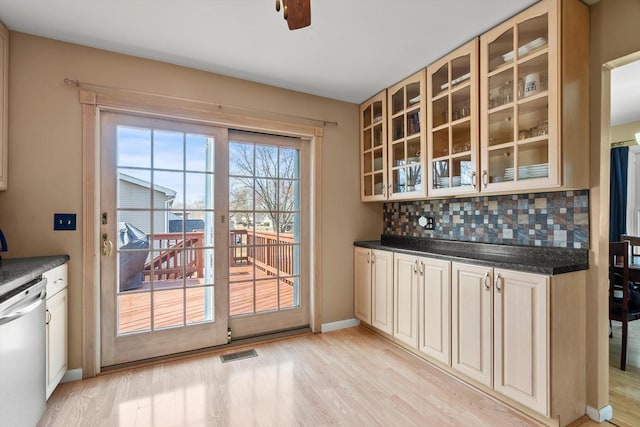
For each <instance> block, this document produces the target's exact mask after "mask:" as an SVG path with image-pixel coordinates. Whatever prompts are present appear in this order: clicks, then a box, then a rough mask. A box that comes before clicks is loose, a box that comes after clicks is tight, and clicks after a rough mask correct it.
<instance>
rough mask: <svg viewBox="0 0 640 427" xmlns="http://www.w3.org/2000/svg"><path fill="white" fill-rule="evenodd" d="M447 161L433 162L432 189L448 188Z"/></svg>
mask: <svg viewBox="0 0 640 427" xmlns="http://www.w3.org/2000/svg"><path fill="white" fill-rule="evenodd" d="M450 182H451V180H450V179H449V161H448V160H437V161H434V162H433V188H436V189H437V188H449V187H451V185H450Z"/></svg>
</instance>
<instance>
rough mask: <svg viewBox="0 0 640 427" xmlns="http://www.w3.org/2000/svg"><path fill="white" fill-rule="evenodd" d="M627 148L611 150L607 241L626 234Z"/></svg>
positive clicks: (618, 238)
mask: <svg viewBox="0 0 640 427" xmlns="http://www.w3.org/2000/svg"><path fill="white" fill-rule="evenodd" d="M628 164H629V147H617V148H613V149H612V150H611V180H610V183H609V191H610V193H609V194H610V195H611V201H610V202H609V241H610V242H618V241H620V235H621V234H626V232H627V168H628Z"/></svg>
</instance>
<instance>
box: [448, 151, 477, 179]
mask: <svg viewBox="0 0 640 427" xmlns="http://www.w3.org/2000/svg"><path fill="white" fill-rule="evenodd" d="M452 169H453V170H452V177H451V184H452V186H453V187H467V186H473V185H474V184H473V172H474V168H473V162H472V161H471V155H468V156H462V157H456V158H454V159H453V160H452Z"/></svg>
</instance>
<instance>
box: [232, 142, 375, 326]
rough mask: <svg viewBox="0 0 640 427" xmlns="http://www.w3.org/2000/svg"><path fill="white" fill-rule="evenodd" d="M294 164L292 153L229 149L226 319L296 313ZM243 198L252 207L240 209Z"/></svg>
mask: <svg viewBox="0 0 640 427" xmlns="http://www.w3.org/2000/svg"><path fill="white" fill-rule="evenodd" d="M247 138H249V139H250V136H249V137H247ZM374 153H375V152H374ZM379 158H380V157H379ZM300 163H301V154H300V150H299V149H298V148H293V147H286V146H280V145H271V146H270V145H264V144H261V143H251V142H244V141H232V142H231V143H230V144H229V170H230V178H231V179H232V181H230V182H231V183H233V186H231V185H230V186H229V200H230V209H229V220H230V226H229V310H230V315H231V316H232V317H235V316H242V315H256V314H259V313H266V312H271V313H274V312H278V311H280V310H282V309H285V308H299V307H300V292H301V290H300V287H299V286H300V283H301V282H300V275H301V268H300V263H301V258H300V245H301V244H302V242H301V220H302V216H301V212H302V206H301V185H300V184H301V179H302V178H301V174H300ZM374 169H375V157H374ZM234 171H239V172H238V174H237V175H234ZM240 172H242V173H240ZM245 193H251V194H252V197H251V198H252V199H253V200H254V201H255V203H253V204H243V201H244V200H245V199H246V197H245V196H244V194H245Z"/></svg>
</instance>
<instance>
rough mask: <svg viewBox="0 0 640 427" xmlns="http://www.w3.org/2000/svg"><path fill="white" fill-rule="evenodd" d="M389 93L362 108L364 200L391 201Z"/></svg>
mask: <svg viewBox="0 0 640 427" xmlns="http://www.w3.org/2000/svg"><path fill="white" fill-rule="evenodd" d="M386 105H387V92H386V91H382V92H380V93H379V94H378V95H376V96H374V97H373V98H371V99H369V100H368V101H366V102H365V103H363V104H362V105H361V106H360V199H361V200H362V201H363V202H369V201H375V200H386V199H387V117H386V114H387V108H386Z"/></svg>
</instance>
